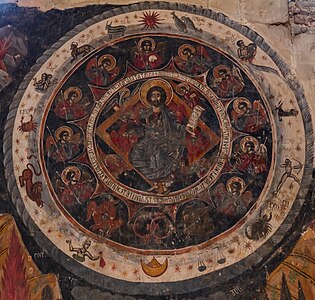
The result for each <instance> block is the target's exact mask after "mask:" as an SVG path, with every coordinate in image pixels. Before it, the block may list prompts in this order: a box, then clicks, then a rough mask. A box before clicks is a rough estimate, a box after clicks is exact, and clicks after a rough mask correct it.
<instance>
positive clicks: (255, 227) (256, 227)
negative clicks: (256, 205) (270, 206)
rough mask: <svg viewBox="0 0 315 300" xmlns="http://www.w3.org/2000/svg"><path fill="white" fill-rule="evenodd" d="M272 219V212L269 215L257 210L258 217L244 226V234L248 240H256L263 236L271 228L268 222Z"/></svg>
mask: <svg viewBox="0 0 315 300" xmlns="http://www.w3.org/2000/svg"><path fill="white" fill-rule="evenodd" d="M271 219H272V213H271V212H270V213H269V215H267V214H263V212H262V210H260V212H259V217H258V218H256V219H255V220H254V222H252V223H251V224H249V225H247V226H246V227H245V235H246V237H247V238H248V239H250V240H255V241H258V240H260V239H262V238H265V237H266V236H267V235H268V234H269V233H270V232H271V230H272V225H271V224H270V223H269V222H270V221H271Z"/></svg>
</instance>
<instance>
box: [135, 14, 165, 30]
mask: <svg viewBox="0 0 315 300" xmlns="http://www.w3.org/2000/svg"><path fill="white" fill-rule="evenodd" d="M140 19H141V20H139V22H140V23H141V24H142V25H143V28H142V29H157V28H159V26H158V25H160V24H162V23H161V21H163V20H164V19H161V18H160V14H159V13H157V12H156V11H153V12H150V11H149V12H147V11H146V12H144V13H143V17H140Z"/></svg>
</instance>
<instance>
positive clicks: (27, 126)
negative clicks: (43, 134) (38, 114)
mask: <svg viewBox="0 0 315 300" xmlns="http://www.w3.org/2000/svg"><path fill="white" fill-rule="evenodd" d="M23 121H24V116H22V117H21V125H20V126H19V127H18V130H19V131H21V132H31V131H34V132H35V131H36V129H37V123H36V122H34V121H33V115H31V117H30V120H29V121H27V122H23Z"/></svg>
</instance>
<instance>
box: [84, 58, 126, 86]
mask: <svg viewBox="0 0 315 300" xmlns="http://www.w3.org/2000/svg"><path fill="white" fill-rule="evenodd" d="M119 71H120V68H119V66H117V62H116V58H115V57H114V56H112V55H110V54H105V55H103V56H101V57H100V58H97V57H94V58H92V59H91V60H90V61H89V62H88V64H87V66H86V69H85V74H86V77H87V78H88V80H89V81H90V82H91V83H92V84H95V85H101V86H104V85H108V84H110V83H111V82H113V80H114V79H115V78H116V77H117V76H118V75H119Z"/></svg>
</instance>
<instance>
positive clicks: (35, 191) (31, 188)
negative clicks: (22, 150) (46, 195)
mask: <svg viewBox="0 0 315 300" xmlns="http://www.w3.org/2000/svg"><path fill="white" fill-rule="evenodd" d="M32 157H34V158H36V157H35V156H34V155H30V156H28V157H27V158H28V159H30V158H32ZM32 169H33V170H32ZM33 172H34V174H35V175H36V176H39V175H41V170H40V169H39V171H38V172H36V169H35V168H34V166H33V165H32V164H30V163H28V164H27V165H26V169H24V170H23V172H22V175H21V176H19V182H20V186H21V187H24V186H25V187H26V194H27V196H28V197H29V198H30V199H31V200H32V201H34V202H35V203H36V204H37V206H39V207H42V206H43V205H44V202H43V200H42V191H43V186H42V183H41V182H40V181H36V182H33Z"/></svg>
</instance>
